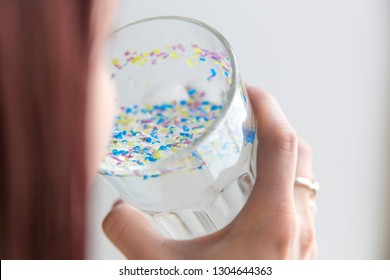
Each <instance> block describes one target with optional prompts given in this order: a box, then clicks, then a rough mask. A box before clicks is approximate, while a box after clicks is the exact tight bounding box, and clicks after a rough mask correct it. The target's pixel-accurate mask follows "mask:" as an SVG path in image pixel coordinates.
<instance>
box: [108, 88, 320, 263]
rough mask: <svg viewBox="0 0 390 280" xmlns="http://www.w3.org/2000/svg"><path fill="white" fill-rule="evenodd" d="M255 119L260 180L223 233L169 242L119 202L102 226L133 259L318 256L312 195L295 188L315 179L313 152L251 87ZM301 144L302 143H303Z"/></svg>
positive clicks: (272, 103)
mask: <svg viewBox="0 0 390 280" xmlns="http://www.w3.org/2000/svg"><path fill="white" fill-rule="evenodd" d="M247 89H248V93H249V96H250V99H251V104H252V107H253V110H254V112H255V115H256V121H257V127H258V138H259V149H258V157H257V158H258V160H257V181H256V183H255V186H254V188H253V191H252V193H251V195H250V197H249V199H248V201H247V203H246V205H245V206H244V208H243V210H242V211H241V212H240V214H239V215H238V216H237V217H236V218H235V219H234V221H233V222H232V223H231V224H229V225H228V226H227V227H225V228H224V229H222V230H220V231H218V232H216V233H214V234H211V235H209V236H205V237H201V238H197V239H194V240H185V241H175V240H169V239H166V238H164V237H162V236H161V235H159V233H157V232H156V231H155V230H154V228H153V227H152V226H151V225H150V224H149V222H148V221H147V219H146V217H145V216H144V214H143V213H142V212H140V211H139V210H137V209H135V208H133V207H131V206H130V205H127V204H125V203H119V204H117V205H115V206H114V207H113V209H112V210H111V212H110V213H109V214H108V216H107V217H106V219H105V220H104V222H103V229H104V231H105V233H106V235H107V236H108V238H109V239H110V240H111V241H112V242H113V243H114V244H115V245H116V246H117V247H118V248H119V250H120V251H122V252H123V254H124V255H125V256H126V257H127V258H129V259H311V258H313V257H314V256H315V255H316V241H315V233H314V223H313V209H312V208H311V207H310V203H311V199H312V197H311V196H312V193H311V192H310V191H309V190H308V189H306V188H303V187H300V186H296V187H295V188H294V180H295V178H296V177H305V178H308V179H312V177H313V174H312V162H311V151H310V147H309V146H308V145H307V144H305V143H303V142H301V141H298V138H297V136H296V134H295V131H294V129H293V128H292V127H291V125H290V124H289V122H288V121H287V119H286V117H285V116H284V114H283V112H282V110H281V108H280V107H279V105H278V104H277V102H276V100H275V99H274V98H273V97H272V96H271V95H270V94H268V93H266V92H264V91H262V90H260V89H258V88H254V87H248V88H247ZM298 142H299V143H298Z"/></svg>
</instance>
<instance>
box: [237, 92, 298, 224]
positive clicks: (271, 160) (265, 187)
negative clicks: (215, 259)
mask: <svg viewBox="0 0 390 280" xmlns="http://www.w3.org/2000/svg"><path fill="white" fill-rule="evenodd" d="M248 93H249V97H250V100H251V104H252V107H253V110H254V112H255V116H256V122H257V133H258V138H259V148H258V154H257V180H256V183H255V186H254V188H253V191H252V194H251V196H250V197H249V199H248V202H247V204H246V206H245V207H244V209H243V212H242V213H246V212H247V214H245V215H244V214H243V216H244V217H246V218H248V219H250V218H251V217H254V215H253V214H256V213H261V212H264V211H270V212H275V210H281V209H284V208H285V209H286V210H287V211H289V210H290V207H291V206H292V205H293V182H294V177H295V171H296V161H297V147H298V140H297V136H296V134H295V131H294V130H293V128H292V127H291V125H290V124H289V122H288V120H287V118H286V117H285V115H284V114H283V112H282V109H281V108H280V107H279V105H278V103H277V102H276V100H275V99H274V98H273V97H272V96H271V95H270V94H268V93H266V92H264V91H262V90H260V89H257V88H253V87H248Z"/></svg>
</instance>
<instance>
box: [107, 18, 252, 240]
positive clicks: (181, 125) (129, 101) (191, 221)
mask: <svg viewBox="0 0 390 280" xmlns="http://www.w3.org/2000/svg"><path fill="white" fill-rule="evenodd" d="M108 55H109V59H110V66H109V71H110V74H111V79H112V81H113V83H114V85H115V87H116V89H117V92H118V101H119V104H120V108H118V116H117V118H116V122H115V128H114V131H113V134H112V139H111V141H110V143H109V144H108V146H107V152H106V156H105V158H104V160H103V162H102V163H101V167H100V174H102V175H103V176H104V177H105V179H107V180H108V181H109V183H110V184H111V185H112V186H114V188H115V189H116V190H118V191H119V193H120V195H121V198H122V199H123V200H124V201H126V202H128V203H130V204H131V205H133V206H134V207H137V208H138V209H140V210H142V211H143V212H145V213H146V214H148V215H149V217H150V218H151V222H152V223H153V224H154V225H155V226H156V228H157V229H158V230H159V231H160V232H161V233H162V234H164V235H165V236H167V237H168V238H172V239H190V238H195V237H199V236H203V235H207V234H210V233H212V232H215V231H217V230H219V229H221V228H223V227H224V226H226V225H227V224H228V223H230V222H231V221H232V220H233V219H234V217H235V216H236V215H237V214H238V213H239V212H240V210H241V209H242V207H243V205H244V204H245V202H246V200H247V198H248V196H249V194H250V192H251V190H252V186H253V183H254V180H255V176H256V174H255V163H256V160H255V158H256V152H255V150H256V148H257V147H256V145H257V138H256V126H255V122H254V117H253V112H252V109H251V106H250V102H249V98H248V96H247V93H246V91H245V87H244V85H243V83H242V82H241V79H240V76H239V72H238V69H237V62H236V59H235V57H234V54H233V51H232V49H231V47H230V45H229V43H228V42H227V40H226V39H225V38H224V37H223V36H222V35H221V34H220V33H219V32H218V31H216V30H215V29H213V28H212V27H210V26H208V25H206V24H204V23H202V22H199V21H197V20H193V19H189V18H181V17H157V18H149V19H145V20H141V21H138V22H135V23H131V24H128V25H126V26H124V27H122V28H120V29H119V30H117V31H116V32H114V34H113V35H112V37H111V40H110V44H109V51H108ZM134 230H137V229H134Z"/></svg>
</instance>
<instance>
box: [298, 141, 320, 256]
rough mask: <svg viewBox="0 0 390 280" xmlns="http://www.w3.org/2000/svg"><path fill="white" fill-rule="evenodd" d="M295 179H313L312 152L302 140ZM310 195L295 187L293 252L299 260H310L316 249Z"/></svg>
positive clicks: (299, 187)
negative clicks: (296, 220)
mask: <svg viewBox="0 0 390 280" xmlns="http://www.w3.org/2000/svg"><path fill="white" fill-rule="evenodd" d="M296 177H303V178H307V179H309V180H312V179H313V171H312V151H311V147H310V145H309V144H308V143H307V142H306V141H304V140H299V145H298V162H297V170H296ZM312 195H313V193H312V191H311V190H309V189H307V188H306V187H303V186H300V185H297V184H296V185H295V187H294V198H295V209H296V212H297V219H298V229H297V239H296V250H295V252H296V253H297V255H298V257H299V258H300V259H311V258H312V255H313V251H315V247H316V240H315V232H314V219H313V209H312V208H311V206H310V205H311V202H312V199H313V197H312Z"/></svg>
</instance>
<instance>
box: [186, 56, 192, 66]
mask: <svg viewBox="0 0 390 280" xmlns="http://www.w3.org/2000/svg"><path fill="white" fill-rule="evenodd" d="M186 62H187V64H188V65H189V66H194V62H193V61H192V60H191V59H189V58H187V59H186Z"/></svg>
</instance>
